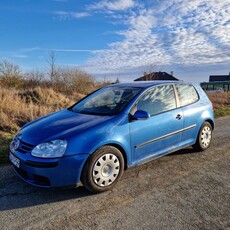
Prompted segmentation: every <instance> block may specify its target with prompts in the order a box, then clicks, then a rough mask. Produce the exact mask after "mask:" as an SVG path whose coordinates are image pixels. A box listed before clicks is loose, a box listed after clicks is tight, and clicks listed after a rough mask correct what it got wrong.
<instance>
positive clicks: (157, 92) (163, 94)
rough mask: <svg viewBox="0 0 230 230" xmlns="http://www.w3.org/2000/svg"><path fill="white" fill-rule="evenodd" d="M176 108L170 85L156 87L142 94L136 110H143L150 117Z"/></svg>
mask: <svg viewBox="0 0 230 230" xmlns="http://www.w3.org/2000/svg"><path fill="white" fill-rule="evenodd" d="M175 108H176V100H175V95H174V90H173V86H172V85H161V86H156V87H153V88H152V89H150V90H149V91H147V92H146V93H144V94H143V95H142V97H141V99H140V100H139V101H138V103H137V109H138V110H144V111H146V112H148V113H149V114H150V115H151V116H152V115H154V114H158V113H163V112H166V111H169V110H172V109H175Z"/></svg>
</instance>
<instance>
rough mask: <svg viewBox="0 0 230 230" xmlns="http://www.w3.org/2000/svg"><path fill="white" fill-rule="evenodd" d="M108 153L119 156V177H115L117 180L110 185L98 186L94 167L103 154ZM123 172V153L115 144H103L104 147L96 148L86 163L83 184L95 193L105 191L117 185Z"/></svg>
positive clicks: (82, 178)
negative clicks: (94, 175) (94, 177)
mask: <svg viewBox="0 0 230 230" xmlns="http://www.w3.org/2000/svg"><path fill="white" fill-rule="evenodd" d="M108 153H111V154H113V155H115V156H116V157H117V158H118V160H119V163H120V171H119V174H118V176H117V178H116V179H115V181H114V182H113V183H112V184H110V185H108V186H104V187H101V186H98V185H97V184H95V182H94V180H93V168H94V165H95V163H96V161H97V160H98V159H99V158H100V157H101V156H103V155H105V154H108ZM123 172H124V158H123V155H122V153H121V152H120V151H119V150H118V149H117V148H115V147H113V146H103V147H101V148H99V149H98V150H96V151H95V152H94V153H93V154H92V155H91V156H90V157H89V159H88V160H87V161H86V164H85V166H84V168H83V172H82V177H81V180H82V183H83V185H84V186H85V187H86V188H87V189H88V190H90V191H91V192H93V193H100V192H105V191H107V190H110V189H111V188H113V187H114V186H115V184H116V183H117V182H118V181H119V179H120V178H121V176H122V174H123Z"/></svg>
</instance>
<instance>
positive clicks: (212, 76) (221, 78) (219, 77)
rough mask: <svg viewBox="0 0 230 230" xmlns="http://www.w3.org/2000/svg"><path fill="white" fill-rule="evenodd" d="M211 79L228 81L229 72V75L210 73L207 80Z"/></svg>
mask: <svg viewBox="0 0 230 230" xmlns="http://www.w3.org/2000/svg"><path fill="white" fill-rule="evenodd" d="M213 81H230V72H229V75H210V76H209V82H213Z"/></svg>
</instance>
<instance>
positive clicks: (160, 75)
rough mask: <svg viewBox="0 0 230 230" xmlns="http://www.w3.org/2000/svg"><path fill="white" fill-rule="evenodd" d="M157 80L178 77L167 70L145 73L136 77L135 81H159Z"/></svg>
mask: <svg viewBox="0 0 230 230" xmlns="http://www.w3.org/2000/svg"><path fill="white" fill-rule="evenodd" d="M157 80H169V81H178V79H177V78H175V77H173V76H172V75H171V74H168V73H166V72H152V73H149V74H145V75H144V76H142V77H139V78H137V79H135V80H134V81H157Z"/></svg>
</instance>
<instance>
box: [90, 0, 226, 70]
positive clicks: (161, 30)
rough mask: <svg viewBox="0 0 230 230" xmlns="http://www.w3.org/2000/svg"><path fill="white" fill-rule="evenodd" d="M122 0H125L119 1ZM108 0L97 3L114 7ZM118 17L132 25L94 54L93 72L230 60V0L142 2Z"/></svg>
mask: <svg viewBox="0 0 230 230" xmlns="http://www.w3.org/2000/svg"><path fill="white" fill-rule="evenodd" d="M121 2H123V3H124V2H125V1H117V4H118V5H119V3H121ZM127 2H128V1H126V3H127ZM131 2H132V3H133V4H135V3H134V2H133V1H131ZM108 3H109V1H101V2H99V3H97V4H95V5H94V7H96V6H97V7H98V9H99V6H100V7H101V8H102V7H104V8H107V9H109V10H112V7H111V5H108ZM113 3H114V4H115V2H114V1H113V2H111V4H113ZM109 6H110V7H109ZM123 6H125V5H123ZM130 7H131V5H130ZM115 8H116V7H114V8H113V10H115ZM118 8H119V7H117V8H116V9H118ZM119 9H125V8H122V7H120V8H119ZM111 18H112V17H111ZM116 19H117V20H118V19H119V22H120V23H123V25H124V26H126V29H125V30H122V31H117V34H119V35H121V36H122V40H121V41H119V42H114V43H110V44H108V49H107V50H102V51H101V52H100V53H96V55H95V56H94V57H93V58H91V59H89V60H88V62H87V65H89V66H90V68H89V71H91V72H94V73H109V72H114V71H117V72H119V71H127V70H132V69H137V68H141V67H143V66H148V65H150V64H154V65H155V66H161V67H162V66H173V65H184V66H202V65H205V64H215V63H216V64H217V63H230V36H229V30H230V2H229V0H222V1H221V2H220V1H219V2H216V0H193V1H189V0H172V1H170V2H169V1H166V0H165V1H162V2H161V3H160V4H159V5H157V6H155V7H150V8H146V7H144V5H142V6H141V7H139V9H137V8H135V9H132V10H130V11H129V12H128V13H127V14H126V15H122V14H121V15H119V14H118V15H116Z"/></svg>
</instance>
